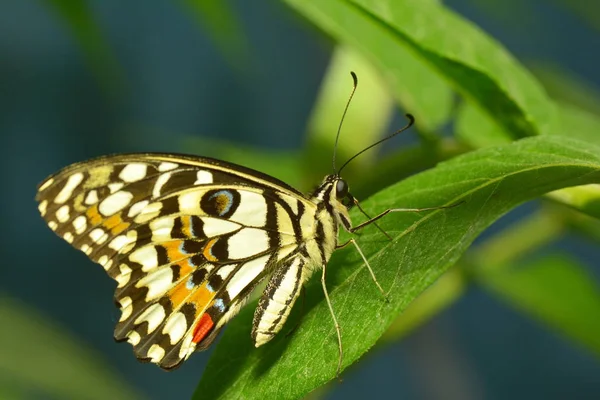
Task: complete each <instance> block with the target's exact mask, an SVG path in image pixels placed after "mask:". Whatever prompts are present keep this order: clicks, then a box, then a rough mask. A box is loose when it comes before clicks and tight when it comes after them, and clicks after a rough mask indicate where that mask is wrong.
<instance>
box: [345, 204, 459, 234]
mask: <svg viewBox="0 0 600 400" xmlns="http://www.w3.org/2000/svg"><path fill="white" fill-rule="evenodd" d="M462 203H464V201H461V202H459V203H455V204H451V205H449V206H440V207H426V208H390V209H387V210H385V211H384V212H382V213H381V214H379V215H376V216H374V217H373V218H371V219H369V220H367V221H365V222H363V223H361V224H358V225H356V226H355V227H352V228H350V229H348V231H349V232H350V233H354V232H356V231H358V230H360V229H362V228H364V227H365V226H367V225H370V224H373V223H375V221H377V220H378V219H381V218H383V217H385V216H386V215H388V214H389V213H393V212H421V211H434V210H443V209H446V208H453V207H456V206H458V205H461V204H462ZM386 235H387V234H386ZM388 237H389V236H388Z"/></svg>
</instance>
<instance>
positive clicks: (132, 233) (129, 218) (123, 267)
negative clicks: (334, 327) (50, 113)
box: [37, 154, 314, 369]
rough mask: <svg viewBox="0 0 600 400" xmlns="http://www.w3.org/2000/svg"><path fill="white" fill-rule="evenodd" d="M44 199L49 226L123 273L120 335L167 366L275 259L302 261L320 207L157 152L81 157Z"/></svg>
mask: <svg viewBox="0 0 600 400" xmlns="http://www.w3.org/2000/svg"><path fill="white" fill-rule="evenodd" d="M37 200H38V201H39V203H40V205H39V209H40V212H41V214H42V216H43V217H44V219H45V220H46V222H47V223H48V225H49V226H50V228H51V229H52V230H54V231H55V232H56V233H57V234H58V235H59V236H61V237H63V238H64V239H65V240H66V241H67V242H69V243H71V244H72V245H73V246H74V247H76V248H78V249H80V250H81V251H83V252H84V253H85V254H87V255H88V256H89V257H90V258H91V259H92V260H93V261H95V262H97V263H99V264H101V265H102V266H103V267H104V269H105V270H106V271H107V273H108V274H109V275H110V276H111V277H112V278H113V279H115V280H116V281H117V283H118V287H117V290H116V293H115V302H116V303H117V306H118V307H119V308H120V309H121V318H120V320H119V322H118V324H117V327H116V329H115V338H116V339H117V340H127V341H129V342H130V343H131V344H132V345H133V346H134V352H135V354H136V356H137V357H138V358H140V359H142V360H149V361H152V362H155V363H157V364H159V365H160V366H161V367H163V368H166V369H169V368H173V367H176V366H177V365H179V364H180V363H181V362H182V361H183V360H185V359H186V358H187V357H188V356H189V355H190V354H191V353H192V352H193V351H194V350H195V349H202V348H205V347H207V346H208V345H209V344H210V342H211V341H212V340H213V339H214V337H215V336H216V334H217V332H218V331H219V329H220V328H221V327H222V326H223V324H224V323H225V322H227V321H228V320H229V319H230V318H232V317H233V316H234V315H235V314H236V313H237V311H238V310H239V308H240V307H241V305H242V304H243V303H244V302H245V301H246V300H247V297H248V296H249V294H250V292H251V290H252V289H253V288H254V287H255V286H256V284H257V283H258V282H259V281H260V280H262V279H263V278H264V277H265V276H266V275H267V274H268V273H270V272H272V271H273V269H274V268H275V267H277V266H279V265H282V263H283V264H285V265H286V266H288V267H289V268H295V269H297V268H298V267H299V264H298V263H299V262H300V261H294V260H301V258H299V256H297V254H299V253H298V247H299V243H300V242H301V241H302V227H301V225H300V223H301V220H302V218H301V217H302V216H303V215H305V214H306V210H307V209H312V208H314V205H313V204H312V203H310V202H309V201H308V200H307V199H306V198H305V197H303V196H302V195H301V194H300V193H299V192H297V191H295V190H294V189H293V188H291V187H289V186H287V185H286V184H284V183H283V182H280V181H277V180H275V179H274V178H271V177H268V176H266V175H263V174H260V173H258V172H255V171H251V170H248V169H246V168H243V167H239V166H236V165H232V164H228V163H224V162H220V161H216V160H212V159H205V158H191V157H179V156H173V155H160V154H134V155H120V156H112V157H102V158H99V159H96V160H91V161H88V162H84V163H79V164H74V165H73V166H70V167H67V168H65V169H64V170H62V171H60V172H59V173H57V174H55V175H53V176H51V177H50V178H48V179H47V180H46V181H44V182H43V183H42V184H41V185H40V187H39V192H38V195H37ZM290 260H292V261H290ZM289 268H286V269H285V270H286V271H287V270H288V269H289ZM282 273H283V272H278V273H277V274H276V275H275V276H279V275H281V274H282ZM278 274H279V275H278ZM273 279H275V277H273V278H271V281H273ZM278 279H279V278H278ZM282 279H283V278H282ZM302 282H303V281H301V282H300V284H301V283H302ZM293 296H294V299H295V297H296V296H297V293H296V292H294V293H293ZM292 304H293V302H292ZM267 306H268V305H267V304H265V309H267V308H269V307H267ZM271 308H273V305H271V306H270V308H269V309H271ZM288 312H289V311H288ZM285 317H287V314H286V315H285ZM284 320H285V319H284ZM279 329H280V326H279V327H278V328H277V330H279Z"/></svg>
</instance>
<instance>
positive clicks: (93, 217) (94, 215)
mask: <svg viewBox="0 0 600 400" xmlns="http://www.w3.org/2000/svg"><path fill="white" fill-rule="evenodd" d="M85 213H86V215H87V217H88V220H89V221H90V224H91V225H98V224H99V223H100V222H102V215H100V213H99V212H98V204H94V205H93V206H91V207H90V208H88V209H87V211H86V212H85Z"/></svg>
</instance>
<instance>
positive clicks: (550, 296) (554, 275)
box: [479, 254, 600, 357]
mask: <svg viewBox="0 0 600 400" xmlns="http://www.w3.org/2000/svg"><path fill="white" fill-rule="evenodd" d="M479 282H481V283H482V284H483V285H484V287H486V288H488V289H489V290H491V291H492V292H493V293H495V294H496V295H497V296H499V297H500V298H501V299H503V300H505V301H507V302H508V303H509V304H511V305H512V306H514V307H515V308H517V309H518V310H521V311H523V312H524V313H526V314H528V315H531V316H533V317H534V318H535V319H537V320H539V321H541V322H543V323H545V324H547V325H549V326H551V327H553V328H554V329H556V330H558V331H560V332H561V333H563V334H564V335H566V336H567V337H568V338H570V339H572V340H573V341H575V342H576V343H579V344H582V345H584V346H586V347H587V348H589V349H591V350H592V351H593V352H594V353H595V354H596V355H597V356H599V357H600V312H598V310H600V286H599V285H598V282H597V281H596V280H595V279H594V277H593V276H591V275H590V274H589V273H588V272H587V271H586V270H585V269H584V268H583V267H581V266H580V265H579V264H578V263H577V262H576V261H574V260H571V259H569V258H567V257H566V256H564V255H557V254H554V255H551V256H547V257H544V258H543V259H541V260H537V261H535V262H532V263H530V264H529V265H520V266H519V267H518V268H510V267H505V268H502V269H499V270H495V272H494V273H487V274H485V275H483V276H482V277H480V279H479Z"/></svg>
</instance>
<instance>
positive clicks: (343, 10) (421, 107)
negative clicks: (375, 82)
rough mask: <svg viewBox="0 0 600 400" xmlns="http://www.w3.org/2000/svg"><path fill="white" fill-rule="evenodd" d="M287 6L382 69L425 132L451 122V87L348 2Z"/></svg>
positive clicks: (294, 0) (299, 0)
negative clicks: (449, 120)
mask: <svg viewBox="0 0 600 400" xmlns="http://www.w3.org/2000/svg"><path fill="white" fill-rule="evenodd" d="M430 1H431V0H430ZM285 2H286V3H287V4H289V5H290V6H291V7H293V8H294V9H295V10H296V11H298V12H299V13H300V14H302V15H304V16H305V17H307V18H308V19H309V20H310V21H311V22H312V23H314V24H316V25H317V26H318V27H319V28H321V29H322V30H324V31H325V32H327V33H328V34H329V35H331V36H333V37H334V38H335V39H336V42H338V43H340V44H342V45H345V46H348V47H351V48H353V49H356V51H358V52H360V53H361V54H362V55H363V56H364V57H365V58H366V59H368V60H369V61H370V62H371V63H372V64H373V65H374V66H375V67H376V68H378V70H379V71H380V73H381V74H382V77H383V78H384V80H385V82H386V83H387V85H388V86H389V89H390V90H391V93H392V95H393V96H394V98H395V99H396V100H397V101H398V103H399V104H401V105H402V107H404V109H405V110H406V111H407V112H410V113H411V114H413V115H414V116H415V117H416V123H417V126H418V127H419V128H420V129H422V130H424V131H433V130H435V129H437V128H439V127H440V126H441V125H442V124H444V123H445V122H447V121H448V119H449V118H450V115H451V112H452V92H451V91H450V89H449V87H448V85H447V83H446V82H444V80H443V79H442V78H441V77H440V76H439V75H438V74H436V73H434V72H433V71H432V70H431V68H429V67H428V66H427V64H426V63H425V62H424V61H423V60H421V59H419V58H418V57H415V54H414V53H413V51H412V49H411V47H410V46H408V45H407V44H406V43H403V42H402V41H400V40H398V38H397V35H395V33H394V32H392V31H390V30H389V29H387V28H386V27H385V26H384V25H383V24H381V23H379V22H377V21H374V20H373V19H372V18H371V17H370V16H369V15H367V14H366V13H364V12H363V11H361V10H360V9H358V8H356V7H354V6H353V5H352V4H350V3H349V2H347V1H344V0H319V1H306V0H285ZM345 76H346V75H345V74H344V77H345ZM359 78H360V75H359ZM362 86H364V85H361V88H360V89H359V90H363V89H362Z"/></svg>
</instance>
